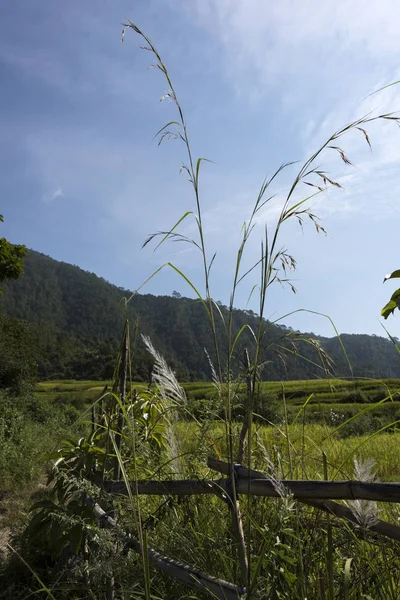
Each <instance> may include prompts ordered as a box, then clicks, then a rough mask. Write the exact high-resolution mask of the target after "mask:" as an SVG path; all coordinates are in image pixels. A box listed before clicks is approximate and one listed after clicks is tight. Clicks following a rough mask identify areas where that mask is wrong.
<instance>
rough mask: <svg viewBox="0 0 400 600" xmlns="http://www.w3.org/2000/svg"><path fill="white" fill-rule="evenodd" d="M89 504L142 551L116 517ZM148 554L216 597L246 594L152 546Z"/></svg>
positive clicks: (177, 576) (231, 599) (107, 524)
mask: <svg viewBox="0 0 400 600" xmlns="http://www.w3.org/2000/svg"><path fill="white" fill-rule="evenodd" d="M88 504H90V505H91V506H92V510H93V514H94V516H95V518H96V519H97V520H98V521H100V522H101V523H102V524H103V525H104V526H105V527H107V528H109V529H113V530H114V531H116V532H117V533H118V535H119V536H120V538H121V539H122V540H123V541H124V543H125V544H127V545H129V547H130V548H132V549H133V550H135V551H136V552H138V553H141V545H140V542H139V540H137V539H136V538H135V537H133V536H131V535H128V534H127V533H126V532H125V531H124V530H123V529H121V527H119V525H118V524H117V522H116V521H115V519H113V518H112V517H111V516H110V515H107V513H106V512H105V511H104V510H103V509H102V508H101V507H100V506H99V505H98V504H97V503H95V502H93V501H90V500H89V501H88ZM147 555H148V559H149V561H150V562H151V563H152V564H153V565H154V566H155V567H157V568H158V569H160V570H161V571H163V572H164V573H167V574H168V575H169V576H171V577H174V578H175V579H177V580H179V581H180V582H182V583H183V584H185V585H187V586H189V587H191V588H194V589H198V590H201V591H202V592H204V591H208V592H210V593H211V595H212V596H213V597H214V598H220V599H221V600H238V599H239V598H241V597H243V596H244V595H245V594H246V589H245V588H243V587H241V586H236V585H234V584H232V583H229V582H228V581H224V580H223V579H218V578H217V577H212V576H211V575H207V573H203V571H200V569H196V568H195V567H192V566H190V565H186V564H183V563H181V562H179V561H177V560H174V559H172V558H168V557H167V556H163V555H162V554H160V553H159V552H156V550H153V549H152V548H148V553H147Z"/></svg>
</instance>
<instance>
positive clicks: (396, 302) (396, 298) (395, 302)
mask: <svg viewBox="0 0 400 600" xmlns="http://www.w3.org/2000/svg"><path fill="white" fill-rule="evenodd" d="M395 278H400V269H398V270H397V271H393V273H390V274H389V275H386V277H385V279H384V280H383V283H385V281H387V280H388V279H395ZM396 308H399V309H400V288H399V289H398V290H396V291H395V292H394V293H393V294H392V296H391V298H390V300H389V302H388V303H387V304H386V306H384V307H383V308H382V310H381V315H382V317H383V318H384V319H387V318H388V316H389V315H391V314H392V313H394V311H395V309H396Z"/></svg>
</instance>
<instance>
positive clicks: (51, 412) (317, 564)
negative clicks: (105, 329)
mask: <svg viewBox="0 0 400 600" xmlns="http://www.w3.org/2000/svg"><path fill="white" fill-rule="evenodd" d="M106 385H108V390H111V382H107V381H71V380H68V381H67V380H59V381H45V382H40V383H38V384H36V386H35V390H34V395H33V397H32V399H31V400H29V401H28V400H27V398H25V399H24V402H23V403H22V401H21V405H18V404H16V405H14V406H11V404H5V405H4V410H5V412H4V414H5V415H6V417H7V420H6V424H7V427H9V430H10V431H11V432H12V435H10V434H8V433H7V431H6V432H5V434H4V435H3V439H4V442H3V444H2V445H1V446H0V467H1V474H2V497H1V498H0V508H1V511H2V513H1V514H2V523H3V532H4V531H6V535H7V536H8V538H10V539H11V535H14V536H15V537H14V538H13V540H14V541H13V544H14V546H15V547H16V548H17V549H18V551H19V552H20V553H21V554H22V555H23V556H24V557H25V560H26V561H28V563H29V564H30V566H32V568H33V569H34V570H35V573H37V574H38V575H40V577H42V578H43V579H44V580H45V582H46V584H48V585H50V586H51V587H52V590H53V593H54V597H55V598H57V599H59V598H60V599H61V600H63V599H64V598H68V600H69V598H72V597H74V598H75V596H74V593H73V592H72V591H70V592H69V591H68V586H70V585H71V581H77V582H78V587H79V590H80V591H79V593H78V595H77V596H76V598H79V599H80V598H82V599H83V598H86V597H88V596H85V594H86V591H87V590H86V586H87V581H86V579H85V572H86V571H85V569H86V566H85V565H86V558H85V555H84V554H82V547H80V548H81V550H79V551H77V554H76V555H74V556H73V557H72V559H71V560H72V563H71V564H74V565H75V567H74V568H76V574H75V575H73V579H71V576H70V572H69V570H68V569H66V570H63V569H64V567H63V566H62V562H61V563H60V562H57V561H59V560H62V555H61V556H60V558H56V557H57V556H59V555H58V554H57V553H58V552H59V550H58V546H57V543H58V540H59V539H60V536H67V537H66V538H65V539H66V540H67V542H68V544H69V546H68V547H70V544H71V543H72V542H71V540H72V541H73V540H75V537H76V536H75V533H76V532H83V534H84V535H87V536H89V539H91V540H92V541H91V552H92V553H93V554H92V555H91V557H90V563H89V564H90V565H91V566H90V582H91V584H90V585H91V586H92V588H93V589H95V590H96V594H97V595H96V598H97V597H98V598H100V597H101V598H102V597H103V596H102V593H103V592H102V590H103V586H104V574H105V573H113V574H115V576H116V579H117V581H118V582H121V585H122V584H123V585H124V586H125V587H126V589H128V590H130V591H129V593H127V595H125V596H121V598H122V597H126V598H139V597H142V596H141V595H140V593H139V595H138V596H136V595H135V593H134V592H133V591H132V590H135V585H137V582H138V581H141V578H142V573H143V566H142V564H141V561H140V560H138V559H137V557H136V555H134V554H132V555H130V556H129V560H128V559H126V560H125V558H121V553H115V552H114V548H115V543H119V542H118V541H116V540H114V539H113V538H112V537H110V536H109V534H108V533H107V532H105V531H104V530H102V528H101V527H100V528H99V527H97V526H96V524H95V523H94V522H93V517H92V518H89V517H88V516H87V515H86V513H85V512H84V511H85V509H84V508H82V493H83V494H86V493H87V491H86V490H87V485H88V480H90V477H91V473H92V467H90V464H92V463H87V462H86V459H87V457H90V452H94V453H95V456H96V460H97V461H101V460H102V457H103V454H102V452H103V451H104V448H105V449H106V459H105V460H106V463H107V472H108V473H112V465H113V462H114V460H115V454H114V451H113V448H112V446H110V445H108V446H107V442H106V441H105V437H104V436H105V434H106V433H107V431H106V430H105V429H104V428H103V429H101V428H100V430H99V431H100V436H99V437H98V438H96V439H97V441H96V443H95V444H94V443H93V442H90V441H89V436H90V432H91V429H92V426H91V418H92V413H91V406H92V404H93V403H96V401H97V400H98V399H99V398H100V397H101V395H102V393H103V391H104V388H105V386H106ZM182 385H183V387H184V389H185V391H186V395H187V403H186V407H185V409H184V410H182V411H180V412H177V413H176V418H175V420H172V425H171V423H170V424H169V425H166V423H165V422H164V421H163V417H162V416H161V420H160V423H159V424H160V425H161V430H160V432H161V437H162V438H163V441H162V444H161V445H159V444H158V441H157V440H156V433H157V432H156V430H155V429H154V428H153V429H152V425H151V421H152V419H153V416H149V414H148V413H147V410H148V409H146V405H145V403H144V404H141V401H143V399H145V400H146V398H148V396H146V393H147V392H146V390H147V389H148V386H146V385H145V384H143V383H140V384H139V383H138V384H136V383H134V384H133V388H134V389H136V390H137V391H139V392H146V393H142V397H141V398H140V397H139V398H138V403H137V404H138V405H139V409H138V411H137V412H135V413H134V414H135V417H134V418H135V428H136V429H135V434H134V436H132V435H131V433H129V434H127V435H126V436H125V438H124V443H123V455H122V458H121V464H123V465H124V470H125V475H126V477H127V478H128V479H135V478H137V479H139V480H140V479H148V480H158V479H171V478H172V479H174V478H177V479H202V478H205V479H217V478H219V474H217V473H215V472H213V471H211V470H210V469H209V468H208V467H207V457H208V456H215V457H217V458H221V459H226V458H227V456H228V454H229V453H228V446H227V439H228V438H227V421H226V420H224V418H223V404H224V396H225V395H226V392H227V390H225V389H222V390H220V392H221V393H219V392H218V390H217V388H216V387H215V386H214V385H213V384H212V383H204V382H199V383H184V384H182ZM233 391H234V397H235V398H236V400H235V402H236V403H237V407H236V408H235V410H236V412H234V414H235V420H234V421H233V422H232V424H231V426H232V433H233V439H234V444H235V449H234V451H235V452H236V450H237V448H236V445H237V441H238V438H239V432H240V429H241V426H242V422H243V407H242V406H241V404H242V401H243V398H244V397H245V388H244V386H238V387H237V388H236V389H234V390H233ZM399 393H400V382H399V381H397V380H385V381H371V380H363V381H354V382H350V381H344V380H314V381H290V382H285V383H284V384H282V383H280V382H266V383H262V384H260V389H259V392H258V400H259V405H258V413H257V414H256V415H255V418H254V426H253V432H252V438H251V449H252V455H251V464H252V467H253V468H255V469H258V470H260V471H263V472H264V473H266V474H268V475H269V476H272V477H274V478H276V479H277V480H280V479H310V480H312V479H315V480H321V479H325V478H328V479H329V480H344V479H358V478H359V473H358V471H357V469H358V467H357V464H359V465H360V464H361V465H367V470H368V469H369V476H370V477H375V478H376V479H377V480H378V481H388V482H389V481H392V482H396V481H400V450H399V448H400V429H398V423H397V422H396V421H398V420H399V419H400V401H399ZM109 398H110V399H111V400H112V397H111V396H109ZM154 398H157V396H156V395H155V396H154ZM104 407H107V404H105V405H104ZM109 407H110V405H109V406H108V408H107V410H109ZM132 408H133V407H132ZM196 414H197V415H199V416H201V419H199V420H196V418H195V417H196ZM160 415H161V413H160ZM286 417H287V418H286ZM125 418H126V417H125ZM157 419H158V417H157V415H156V417H155V423H157ZM8 423H10V424H9V425H8ZM125 427H126V428H127V432H129V427H130V425H129V419H126V422H125ZM101 436H102V437H101ZM66 439H68V440H70V441H69V442H68V443H67V445H66V443H65V442H64V441H63V440H66ZM160 439H161V438H160ZM78 440H81V441H80V442H78ZM82 440H83V441H84V440H86V441H85V443H86V446H85V445H83V446H82V445H81V443H82ZM132 440H134V442H133V443H134V447H135V457H133V455H132ZM60 448H63V449H64V450H63V451H65V452H67V455H69V456H70V457H72V458H73V462H72V463H70V466H69V467H68V469H67V470H66V471H65V473H66V475H67V476H68V478H67V480H66V481H65V483H62V482H63V481H64V480H63V479H62V478H61V479H60V480H58V484H57V485H60V482H61V484H62V485H64V487H62V488H61V489H63V490H64V491H63V492H62V494H64V495H61V496H57V495H54V494H53V492H52V490H51V488H50V489H48V488H47V489H46V488H45V483H46V474H49V473H50V472H51V467H52V464H53V463H52V461H49V460H48V457H49V455H50V456H51V457H52V459H53V460H54V459H55V458H56V457H57V456H61V455H60V454H57V452H56V451H57V449H60ZM246 455H248V450H247V451H246ZM246 455H245V456H246ZM83 459H84V460H83ZM82 460H83V462H81V461H82ZM107 461H108V462H107ZM88 465H89V466H88ZM368 465H369V466H368ZM69 469H71V470H69ZM68 473H69V475H68ZM85 482H86V483H85ZM65 485H66V487H65ZM90 490H91V491H90V494H92V493H96V494H100V495H99V502H100V504H101V505H102V506H104V507H107V506H109V507H114V508H115V509H117V511H118V514H119V524H120V525H121V527H123V528H125V529H126V530H127V531H129V532H132V534H133V535H134V536H136V535H137V522H138V521H137V519H139V521H140V523H141V524H142V525H141V526H142V527H144V528H145V529H146V531H147V535H148V543H149V544H150V546H151V547H154V548H156V549H158V550H160V551H162V552H163V553H165V554H166V555H167V556H170V557H171V558H175V559H178V560H181V561H183V562H186V563H187V564H191V565H194V566H196V567H198V568H200V569H202V570H204V571H205V572H208V573H210V574H212V575H214V576H217V577H221V578H223V579H225V580H227V581H237V579H238V570H237V555H236V552H235V550H234V548H235V541H234V539H233V538H232V530H231V526H232V521H231V517H230V512H229V509H228V507H227V505H226V503H225V502H223V500H222V499H221V498H219V497H218V495H215V494H214V495H209V496H193V497H190V496H186V497H180V498H176V497H168V496H162V497H157V496H140V497H138V498H136V499H135V498H132V499H129V498H126V497H120V498H118V497H113V498H112V497H111V496H110V495H106V494H104V493H100V492H99V491H97V492H93V488H90ZM66 498H67V500H66ZM37 500H40V501H41V502H43V504H41V505H40V506H41V507H43V510H44V511H47V513H46V515H47V517H46V519H47V520H46V523H47V525H46V526H45V527H48V528H47V529H43V532H42V534H41V535H39V537H37V533H35V534H33V533H32V529H31V528H32V523H33V524H34V523H35V518H36V517H34V519H33V520H31V513H29V512H28V510H29V507H30V506H31V505H32V503H33V502H34V501H37ZM54 501H55V502H54ZM373 504H374V503H372V505H373ZM347 505H348V506H349V507H353V508H351V509H352V510H357V511H361V513H362V511H364V512H365V513H366V514H367V512H368V510H370V508H369V507H370V506H372V505H371V503H368V502H364V504H363V502H361V504H360V503H358V504H357V503H356V504H354V503H353V504H352V503H351V502H349V503H347ZM36 510H38V509H36ZM241 510H242V516H243V523H244V527H245V531H246V539H247V542H248V547H249V549H250V552H251V561H252V565H253V569H258V568H259V577H258V584H257V585H258V590H259V591H260V592H262V590H267V591H268V596H265V597H268V598H272V599H274V600H275V599H276V600H279V599H281V598H284V599H286V600H291V599H292V598H300V596H299V595H298V586H299V585H301V586H302V588H303V590H304V593H303V596H301V597H302V598H304V597H308V598H315V599H317V600H325V599H328V598H329V596H328V595H327V584H328V583H327V577H326V572H327V569H328V568H329V570H330V571H329V572H330V574H331V578H332V581H333V583H334V589H335V595H334V596H331V597H332V598H338V599H339V598H346V597H347V598H349V600H350V599H351V600H356V599H357V600H358V598H365V599H370V598H373V599H374V600H375V599H379V600H386V599H387V598H390V599H391V600H396V599H398V592H397V590H398V589H399V588H400V564H399V561H398V544H397V543H395V542H393V541H391V540H387V539H385V538H379V537H378V536H377V535H375V534H373V532H371V531H369V530H368V527H363V526H360V527H354V526H349V525H348V524H347V523H346V522H343V521H338V520H336V519H332V520H329V518H328V517H327V515H326V514H323V513H321V512H320V511H318V510H314V509H311V508H310V507H307V506H305V505H303V504H300V503H294V502H293V501H292V500H291V497H290V495H287V496H286V495H285V494H283V496H282V497H281V498H280V499H266V498H247V497H246V496H245V495H243V496H241ZM371 510H373V511H374V515H379V518H380V519H384V520H386V521H388V522H390V523H393V524H398V523H399V520H400V512H399V508H398V505H397V504H391V503H386V504H385V503H378V505H377V506H372V508H371ZM75 511H77V512H75ZM28 524H29V526H28V528H27V525H28ZM4 527H5V529H4ZM250 528H251V532H250ZM74 532H75V533H74ZM0 533H1V527H0ZM79 535H81V533H79ZM29 536H33V537H29ZM35 536H36V537H35ZM69 536H71V537H69ZM93 536H94V537H93ZM63 539H64V538H63ZM96 540H97V541H96ZM98 540H102V542H101V544H104V548H105V549H106V550H104V549H103V546H102V545H101V544H100V545H98V544H97V542H98ZM53 543H54V544H55V546H54V547H53V546H52V544H53ZM63 547H64V546H63ZM0 550H1V549H0ZM349 559H352V561H351V573H350V575H351V576H348V579H347V580H346V579H345V575H344V573H345V566H346V565H348V564H349V563H348V561H349ZM259 560H260V561H261V562H259V567H256V565H257V564H258V561H259ZM49 565H50V567H49ZM304 565H306V566H307V569H306V570H304ZM1 568H3V569H4V582H5V583H4V585H5V586H6V587H5V589H7V594H8V595H7V596H6V597H7V598H10V599H11V598H15V597H18V598H23V597H26V596H27V594H28V593H29V590H30V591H32V590H36V589H39V587H40V586H39V584H37V582H36V581H35V579H34V578H32V575H31V574H30V573H29V572H27V571H26V570H25V571H24V569H23V566H21V563H20V562H19V559H17V558H15V561H14V562H13V560H11V559H10V561H8V562H7V561H5V562H4V566H3V567H1V552H0V576H1ZM52 569H53V570H52ZM150 576H151V590H152V592H153V594H154V597H157V598H171V597H182V598H183V597H185V598H186V597H189V596H188V595H187V589H185V588H183V587H181V586H180V585H179V584H176V583H173V582H172V581H171V580H169V579H168V578H166V577H165V576H163V574H162V573H160V572H158V571H155V570H151V571H150ZM345 581H347V583H345ZM7 586H8V587H7ZM13 586H17V587H13ZM18 586H21V588H20V590H19V588H18ZM346 586H347V588H346ZM63 589H65V592H64V591H62V590H63ZM346 589H347V592H346V594H347V595H345V590H346ZM316 590H317V591H316ZM19 591H20V592H21V595H20V596H19V595H18V594H17V592H18V593H19ZM275 592H276V594H275ZM71 594H72V595H71ZM274 594H275V595H274ZM43 597H45V596H43ZM104 597H105V596H104ZM118 597H119V596H118ZM190 597H196V598H206V597H207V596H204V595H201V594H199V595H196V596H193V595H191V596H190ZM261 597H264V596H261Z"/></svg>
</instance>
